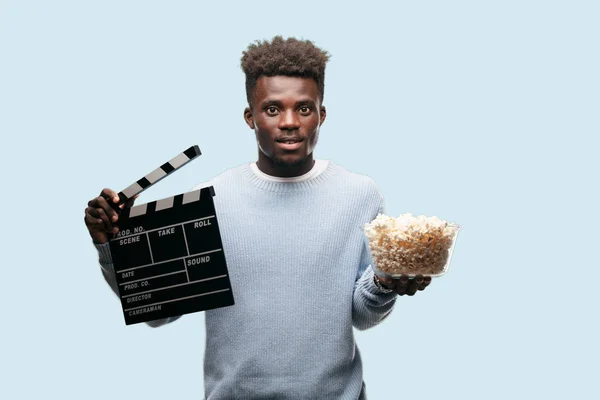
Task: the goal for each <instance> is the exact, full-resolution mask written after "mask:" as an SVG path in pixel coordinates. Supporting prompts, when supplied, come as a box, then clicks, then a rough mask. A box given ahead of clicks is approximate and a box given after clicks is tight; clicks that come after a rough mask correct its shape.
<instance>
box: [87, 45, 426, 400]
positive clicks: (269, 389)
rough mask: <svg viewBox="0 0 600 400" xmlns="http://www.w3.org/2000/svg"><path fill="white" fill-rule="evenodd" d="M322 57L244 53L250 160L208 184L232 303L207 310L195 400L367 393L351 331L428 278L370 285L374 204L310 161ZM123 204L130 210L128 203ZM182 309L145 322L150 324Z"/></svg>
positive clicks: (94, 222)
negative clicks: (368, 239) (367, 239)
mask: <svg viewBox="0 0 600 400" xmlns="http://www.w3.org/2000/svg"><path fill="white" fill-rule="evenodd" d="M328 59H329V55H328V53H327V52H325V51H323V50H321V49H319V48H317V47H315V46H314V45H313V43H311V42H310V41H300V40H296V39H294V38H290V39H287V40H284V39H283V38H281V37H280V36H277V37H275V38H273V40H272V41H271V42H267V41H264V42H262V43H261V42H256V44H251V45H250V46H249V47H248V49H247V51H245V52H244V54H243V57H242V69H243V70H244V73H245V74H246V93H247V98H248V107H247V108H246V109H245V110H244V119H245V121H246V123H247V124H248V126H249V127H250V128H251V129H252V130H253V131H254V133H255V135H256V141H257V144H258V160H257V161H256V163H251V164H243V165H241V166H238V167H235V168H232V169H230V170H228V171H226V172H224V173H222V174H221V175H219V176H217V177H215V178H213V179H212V180H211V181H209V182H206V183H203V184H200V185H198V186H196V187H195V188H194V190H195V189H198V188H200V187H205V186H210V185H213V186H214V188H215V191H216V193H218V196H216V197H215V198H214V201H215V209H216V211H217V213H218V216H219V227H220V231H221V238H222V242H223V249H224V251H225V254H226V257H227V265H228V269H229V273H230V281H231V285H232V288H233V292H234V293H235V301H236V303H235V305H234V306H231V307H225V308H221V309H216V310H209V311H205V317H206V348H205V355H204V373H205V377H204V379H205V381H204V382H205V396H206V399H210V400H213V399H214V400H217V399H298V400H300V399H302V400H305V399H340V400H341V399H347V400H356V399H366V389H365V384H364V382H363V372H362V362H361V356H360V352H359V350H358V348H357V346H356V344H355V341H354V333H353V329H352V328H353V327H355V328H357V329H359V330H365V329H368V328H371V327H373V326H375V325H377V324H379V323H380V322H381V321H383V320H384V319H385V318H386V317H387V316H388V315H389V314H390V312H391V311H392V308H393V306H394V304H395V301H396V296H397V295H403V294H407V295H411V296H412V295H413V294H415V292H416V291H418V290H423V289H425V287H426V286H427V285H428V284H429V282H430V279H422V278H420V277H419V278H418V279H415V280H411V281H408V280H407V279H401V280H397V281H391V280H386V281H383V282H382V281H379V280H378V279H377V277H376V276H375V275H374V273H373V270H372V267H371V265H370V262H372V261H371V260H369V259H368V257H367V253H366V251H365V250H366V248H365V245H364V242H363V236H362V235H363V234H362V225H363V224H365V223H367V222H370V221H372V220H373V219H374V218H375V217H376V216H377V214H378V213H380V212H384V209H383V197H382V196H381V193H380V192H379V190H378V188H377V186H376V184H375V183H374V182H373V180H372V179H370V178H369V177H367V176H363V175H359V174H356V173H352V172H350V171H348V170H346V169H345V168H343V167H342V166H340V165H338V164H336V163H334V162H333V161H326V160H315V159H314V158H313V150H314V148H315V146H316V144H317V140H318V136H319V128H320V126H321V125H322V124H323V122H324V121H325V116H326V110H325V107H324V106H323V94H324V77H325V64H326V63H327V61H328ZM117 200H118V198H117V197H116V193H115V191H113V190H110V189H104V190H103V191H102V193H101V194H100V196H98V197H96V198H95V199H93V200H91V201H90V202H89V204H88V208H86V216H85V221H86V225H87V227H88V229H89V232H90V235H91V236H92V239H93V241H94V243H95V246H96V248H97V249H98V252H99V255H100V264H101V267H102V272H103V274H104V277H105V279H106V281H107V282H108V283H109V284H110V286H111V287H112V289H113V291H114V292H115V293H117V294H118V291H117V288H116V282H115V277H114V271H113V268H112V264H111V256H110V251H109V247H108V244H107V241H108V234H109V233H110V232H116V231H118V227H117V225H118V218H117V216H116V213H115V212H114V211H113V210H112V208H111V207H110V206H109V204H108V202H109V201H117ZM127 206H131V204H128V205H127ZM178 318H179V317H173V318H167V319H163V320H157V321H152V322H150V323H148V324H149V325H150V326H153V327H156V326H161V325H164V324H167V323H170V322H173V321H175V320H177V319H178Z"/></svg>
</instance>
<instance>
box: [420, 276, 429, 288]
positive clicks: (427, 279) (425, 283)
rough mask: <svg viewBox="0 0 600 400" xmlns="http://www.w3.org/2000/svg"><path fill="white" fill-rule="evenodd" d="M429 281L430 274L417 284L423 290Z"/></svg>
mask: <svg viewBox="0 0 600 400" xmlns="http://www.w3.org/2000/svg"><path fill="white" fill-rule="evenodd" d="M430 283H431V277H430V276H426V277H425V278H423V282H422V283H421V285H420V286H419V290H425V288H426V287H427V286H429V284H430Z"/></svg>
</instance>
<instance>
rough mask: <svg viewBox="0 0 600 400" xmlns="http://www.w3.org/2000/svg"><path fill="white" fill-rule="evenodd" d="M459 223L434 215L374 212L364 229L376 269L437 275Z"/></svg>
mask: <svg viewBox="0 0 600 400" xmlns="http://www.w3.org/2000/svg"><path fill="white" fill-rule="evenodd" d="M459 229H460V227H459V226H458V225H456V224H452V223H448V222H446V221H442V220H441V219H439V218H438V217H426V216H425V215H419V216H418V217H415V216H413V215H412V214H410V213H407V214H401V215H400V216H399V217H397V218H393V217H389V216H387V215H384V214H378V215H377V218H375V219H374V220H373V221H371V223H369V224H365V226H364V232H365V236H366V238H367V240H368V242H369V249H370V251H371V255H372V257H373V261H374V263H375V266H376V269H377V270H379V271H381V272H383V273H384V274H389V275H392V276H394V275H401V274H404V275H419V274H420V275H441V274H443V273H444V272H445V269H446V266H447V264H448V262H449V258H450V255H451V250H452V247H453V245H454V241H455V239H456V234H457V233H458V230H459Z"/></svg>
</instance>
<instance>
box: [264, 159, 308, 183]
mask: <svg viewBox="0 0 600 400" xmlns="http://www.w3.org/2000/svg"><path fill="white" fill-rule="evenodd" d="M314 165H315V161H314V160H313V157H312V154H311V155H310V156H309V157H308V158H306V159H305V160H304V161H303V162H302V163H301V164H296V165H285V164H278V163H275V162H273V161H272V160H271V159H270V158H268V157H260V156H259V157H258V160H257V161H256V166H257V167H258V169H259V170H260V171H261V172H263V173H264V174H267V175H270V176H275V177H278V178H292V177H296V176H301V175H304V174H306V173H308V172H309V171H310V170H311V169H312V168H313V167H314Z"/></svg>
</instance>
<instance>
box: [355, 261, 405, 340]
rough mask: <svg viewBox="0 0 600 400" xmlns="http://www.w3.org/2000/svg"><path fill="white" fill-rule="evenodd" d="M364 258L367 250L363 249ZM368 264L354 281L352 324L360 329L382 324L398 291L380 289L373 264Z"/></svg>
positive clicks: (394, 301) (394, 302)
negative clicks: (389, 291) (375, 279)
mask: <svg viewBox="0 0 600 400" xmlns="http://www.w3.org/2000/svg"><path fill="white" fill-rule="evenodd" d="M363 254H364V255H363V259H364V258H366V251H364V250H363ZM362 265H366V268H361V270H364V272H363V273H362V275H361V276H360V278H359V279H357V280H356V282H355V283H354V293H353V297H352V325H354V327H355V328H356V329H358V330H359V331H364V330H366V329H369V328H372V327H374V326H376V325H378V324H380V323H381V322H382V321H383V320H384V319H385V318H387V316H388V315H389V314H390V313H391V312H392V310H393V308H394V305H395V304H396V297H397V295H396V292H392V293H386V292H382V291H381V290H379V288H378V287H377V286H376V285H375V282H374V272H373V268H372V267H371V264H370V263H369V264H362Z"/></svg>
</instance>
